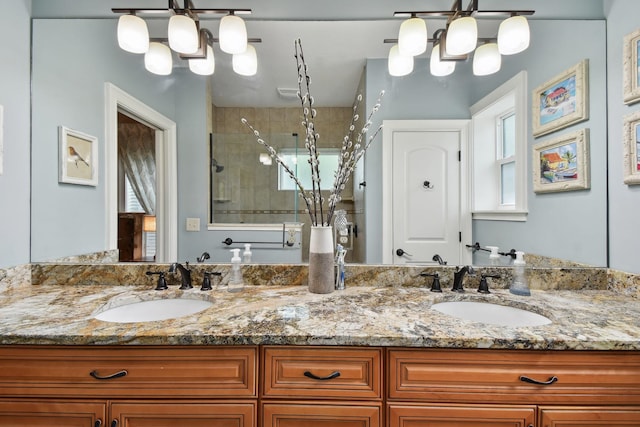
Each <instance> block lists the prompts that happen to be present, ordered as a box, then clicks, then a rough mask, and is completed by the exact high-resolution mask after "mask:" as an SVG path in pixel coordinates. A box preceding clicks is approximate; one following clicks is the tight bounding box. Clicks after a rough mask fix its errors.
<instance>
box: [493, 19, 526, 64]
mask: <svg viewBox="0 0 640 427" xmlns="http://www.w3.org/2000/svg"><path fill="white" fill-rule="evenodd" d="M530 38H531V33H530V31H529V22H528V21H527V18H525V17H524V16H519V15H516V16H512V17H511V18H508V19H505V20H504V21H502V22H501V23H500V27H499V28H498V49H499V50H500V53H501V54H502V55H513V54H516V53H520V52H522V51H523V50H525V49H527V48H528V47H529V40H530Z"/></svg>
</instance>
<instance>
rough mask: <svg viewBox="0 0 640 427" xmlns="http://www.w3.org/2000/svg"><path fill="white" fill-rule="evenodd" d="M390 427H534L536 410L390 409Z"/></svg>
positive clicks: (477, 407) (493, 408)
mask: <svg viewBox="0 0 640 427" xmlns="http://www.w3.org/2000/svg"><path fill="white" fill-rule="evenodd" d="M387 414H388V415H387V417H388V423H387V425H388V426H389V427H421V426H424V427H427V426H428V427H463V426H468V427H533V425H534V423H535V417H536V408H535V406H501V405H491V406H488V405H487V406H482V405H476V406H471V405H469V406H461V405H415V404H414V405H407V404H405V405H400V404H393V405H389V407H388V409H387Z"/></svg>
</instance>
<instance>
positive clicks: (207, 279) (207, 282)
mask: <svg viewBox="0 0 640 427" xmlns="http://www.w3.org/2000/svg"><path fill="white" fill-rule="evenodd" d="M211 276H218V277H220V276H222V273H220V272H219V271H205V272H204V278H203V279H202V287H201V288H200V290H201V291H210V290H211V289H213V288H212V286H211Z"/></svg>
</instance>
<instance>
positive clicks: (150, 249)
mask: <svg viewBox="0 0 640 427" xmlns="http://www.w3.org/2000/svg"><path fill="white" fill-rule="evenodd" d="M124 192H125V196H124V197H125V201H124V204H125V212H144V209H142V206H140V201H138V198H137V197H136V193H134V192H133V187H132V186H131V182H130V181H129V177H128V176H127V175H126V174H125V176H124ZM142 244H143V245H144V248H143V252H144V256H145V257H146V258H149V259H152V258H153V257H155V255H156V232H155V231H145V232H143V233H142Z"/></svg>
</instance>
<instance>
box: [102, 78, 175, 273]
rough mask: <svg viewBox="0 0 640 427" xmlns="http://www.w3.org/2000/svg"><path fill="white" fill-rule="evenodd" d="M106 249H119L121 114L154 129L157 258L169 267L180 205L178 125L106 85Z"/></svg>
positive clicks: (111, 85) (172, 259) (113, 86)
mask: <svg viewBox="0 0 640 427" xmlns="http://www.w3.org/2000/svg"><path fill="white" fill-rule="evenodd" d="M105 99H106V101H105V105H106V108H105V110H106V144H105V150H106V156H105V157H106V171H105V176H106V184H105V186H106V194H107V203H106V206H107V212H108V214H107V224H106V227H105V228H106V239H107V248H108V249H116V248H117V247H118V113H119V112H120V113H124V114H126V115H127V116H129V117H132V118H135V120H136V121H138V122H140V123H143V124H144V125H146V126H148V127H150V128H152V129H154V138H155V156H156V161H155V164H156V180H155V181H156V201H155V217H156V256H155V261H156V262H161V263H167V262H171V261H175V259H177V252H178V242H177V240H178V239H177V236H178V220H177V217H178V208H177V205H178V202H177V182H178V180H177V155H176V151H177V147H176V123H175V122H174V121H172V120H170V119H168V118H167V117H165V116H163V115H162V114H160V113H158V112H157V111H155V110H154V109H152V108H151V107H149V106H148V105H146V104H144V103H143V102H141V101H139V100H137V99H136V98H134V97H132V96H131V95H129V94H128V93H126V92H124V91H123V90H121V89H119V88H118V87H117V86H115V85H113V84H111V83H106V84H105Z"/></svg>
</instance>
